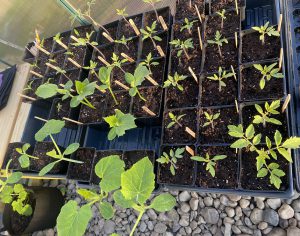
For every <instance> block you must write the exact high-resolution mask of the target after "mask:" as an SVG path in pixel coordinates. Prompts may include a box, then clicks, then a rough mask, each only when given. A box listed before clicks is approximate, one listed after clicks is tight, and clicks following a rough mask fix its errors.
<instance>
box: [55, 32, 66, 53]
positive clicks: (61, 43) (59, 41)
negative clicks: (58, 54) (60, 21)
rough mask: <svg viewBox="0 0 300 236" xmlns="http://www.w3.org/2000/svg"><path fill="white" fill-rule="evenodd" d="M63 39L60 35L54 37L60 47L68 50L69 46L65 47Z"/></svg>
mask: <svg viewBox="0 0 300 236" xmlns="http://www.w3.org/2000/svg"><path fill="white" fill-rule="evenodd" d="M61 39H62V37H61V36H60V33H57V34H56V35H55V36H54V37H53V40H54V41H55V42H56V43H57V44H59V45H60V46H62V47H63V48H64V49H66V50H68V46H67V45H65V44H64V43H63V42H62V40H61Z"/></svg>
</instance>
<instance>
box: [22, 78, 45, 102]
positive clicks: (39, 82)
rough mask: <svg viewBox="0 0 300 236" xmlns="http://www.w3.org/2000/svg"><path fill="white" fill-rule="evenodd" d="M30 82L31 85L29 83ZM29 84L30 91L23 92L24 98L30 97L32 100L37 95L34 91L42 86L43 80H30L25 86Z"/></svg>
mask: <svg viewBox="0 0 300 236" xmlns="http://www.w3.org/2000/svg"><path fill="white" fill-rule="evenodd" d="M31 82H32V83H31ZM30 83H31V88H32V89H31V90H29V89H28V90H25V91H24V94H25V95H26V96H29V97H32V98H37V95H36V94H35V91H36V90H37V88H38V87H39V86H40V85H42V83H43V79H42V78H32V79H30V80H28V82H27V84H30Z"/></svg>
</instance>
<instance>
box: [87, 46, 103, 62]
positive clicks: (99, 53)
mask: <svg viewBox="0 0 300 236" xmlns="http://www.w3.org/2000/svg"><path fill="white" fill-rule="evenodd" d="M88 44H89V45H91V46H92V47H93V48H94V49H95V50H96V51H97V52H98V53H99V54H101V56H102V57H103V58H105V56H104V54H103V53H102V52H101V51H100V50H99V49H98V48H97V47H95V46H94V45H92V44H91V43H90V42H88ZM105 59H106V58H105Z"/></svg>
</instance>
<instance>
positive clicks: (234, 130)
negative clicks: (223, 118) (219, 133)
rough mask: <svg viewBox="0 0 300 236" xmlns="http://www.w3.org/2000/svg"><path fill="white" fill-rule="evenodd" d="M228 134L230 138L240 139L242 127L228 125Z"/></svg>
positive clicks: (242, 134)
mask: <svg viewBox="0 0 300 236" xmlns="http://www.w3.org/2000/svg"><path fill="white" fill-rule="evenodd" d="M228 130H229V131H228V134H229V135H230V136H232V137H236V138H242V137H243V136H244V132H243V126H242V125H238V126H235V125H228Z"/></svg>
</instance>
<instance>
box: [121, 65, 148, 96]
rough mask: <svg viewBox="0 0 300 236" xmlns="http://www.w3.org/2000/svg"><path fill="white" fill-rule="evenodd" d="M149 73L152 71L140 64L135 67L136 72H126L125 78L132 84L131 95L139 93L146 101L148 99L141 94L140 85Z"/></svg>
mask: <svg viewBox="0 0 300 236" xmlns="http://www.w3.org/2000/svg"><path fill="white" fill-rule="evenodd" d="M149 74H150V72H149V70H148V69H147V67H146V66H142V65H139V66H138V67H137V68H136V69H135V71H134V74H131V73H128V72H126V73H125V80H126V82H127V83H128V84H129V85H130V89H129V95H130V96H131V97H135V96H136V95H138V96H139V97H140V99H142V100H143V101H146V99H145V98H144V97H142V95H141V94H140V92H139V90H138V86H141V84H142V83H143V82H144V80H145V77H147V76H148V75H149Z"/></svg>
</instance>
